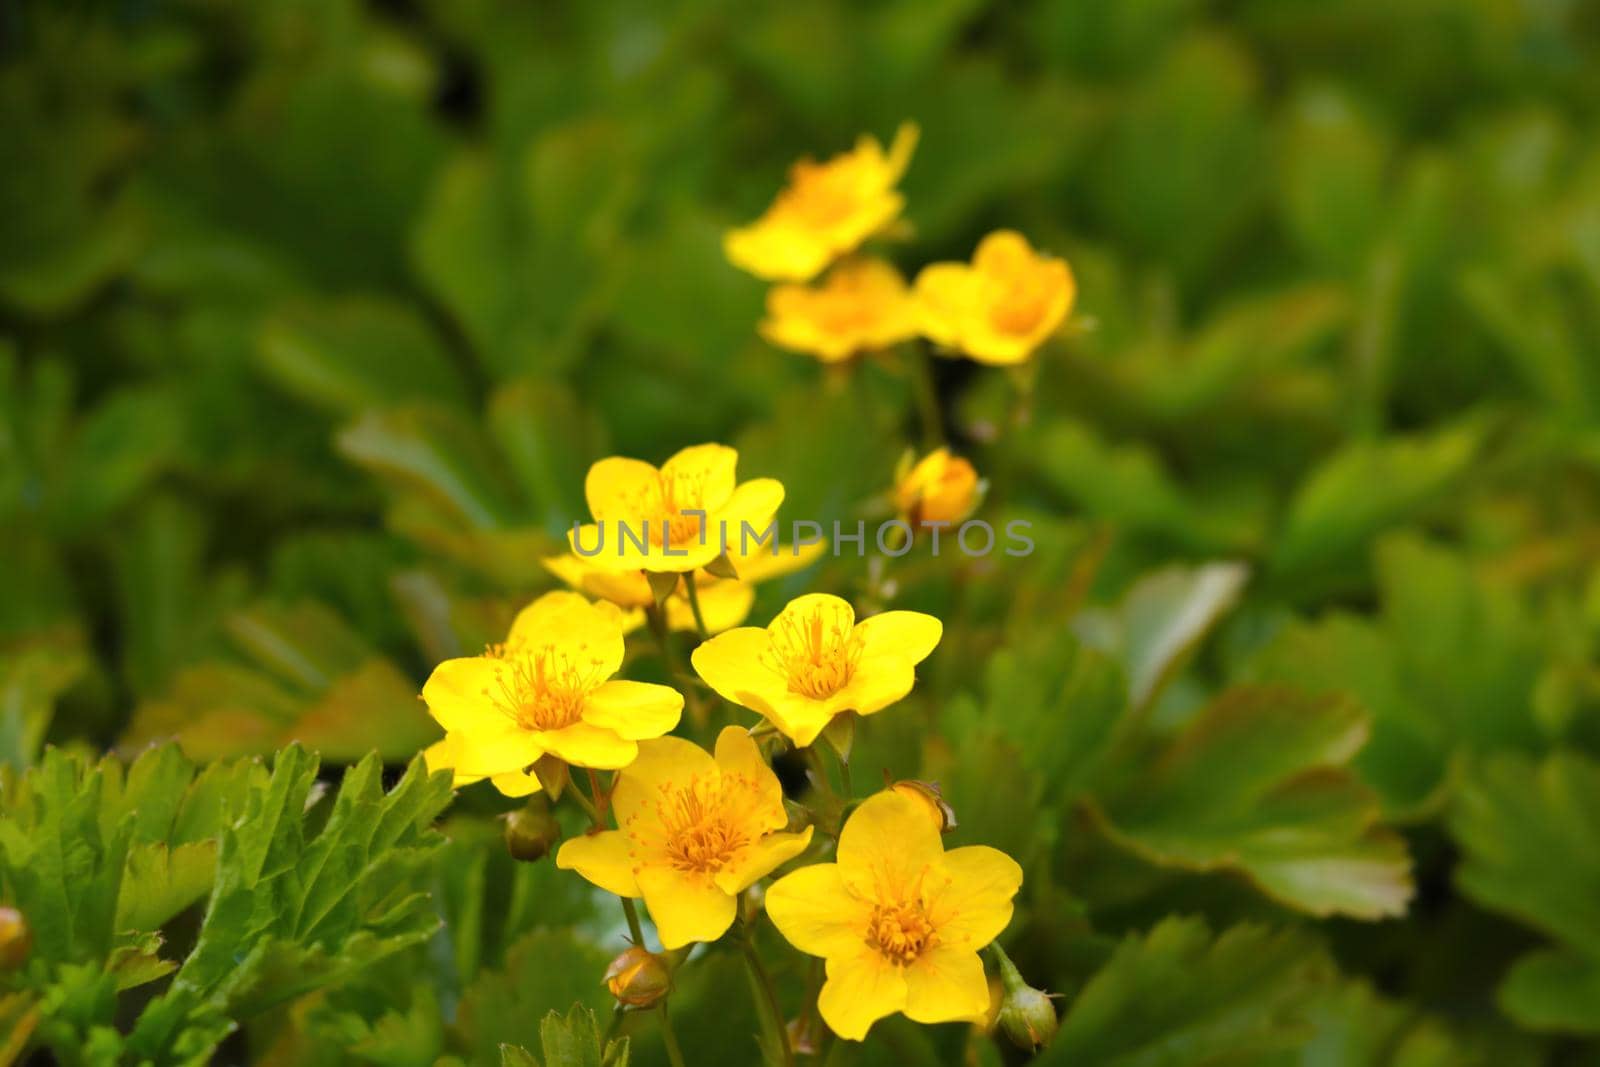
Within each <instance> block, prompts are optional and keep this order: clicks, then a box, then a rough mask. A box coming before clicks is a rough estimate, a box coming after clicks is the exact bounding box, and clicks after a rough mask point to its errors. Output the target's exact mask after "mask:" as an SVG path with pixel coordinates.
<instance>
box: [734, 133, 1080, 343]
mask: <svg viewBox="0 0 1600 1067" xmlns="http://www.w3.org/2000/svg"><path fill="white" fill-rule="evenodd" d="M916 143H917V129H916V127H915V126H912V125H910V124H906V125H904V126H901V127H900V130H899V132H898V133H897V134H896V135H895V139H894V143H893V144H892V145H891V146H890V147H889V150H888V151H887V152H885V151H884V149H883V146H882V145H880V144H879V143H878V141H877V139H876V138H874V137H870V136H864V137H862V138H861V139H860V141H858V142H857V144H856V147H855V148H854V149H853V150H851V151H848V152H843V153H840V154H839V155H837V156H835V157H834V158H832V159H830V160H828V161H827V162H826V163H817V162H815V161H813V160H810V159H804V160H801V161H800V162H798V163H796V164H795V165H794V167H793V169H792V170H791V171H790V174H789V184H788V186H787V187H786V188H785V189H784V190H783V191H782V192H781V193H779V194H778V197H777V199H776V200H774V201H773V203H772V205H771V206H770V207H769V208H768V209H767V211H766V213H765V214H763V215H762V216H761V217H760V218H759V219H757V220H756V221H755V222H753V223H751V224H750V225H748V226H744V227H741V228H739V229H736V230H732V231H730V232H729V233H728V235H727V237H726V238H725V239H724V242H723V246H724V250H725V251H726V253H727V256H728V258H729V259H730V260H731V261H732V262H733V263H734V264H735V265H737V266H739V267H742V268H743V269H745V270H747V271H749V272H750V273H751V274H754V275H755V276H756V277H758V278H761V279H763V280H765V281H771V282H780V283H783V284H779V285H776V286H774V287H773V289H772V291H771V292H770V293H769V294H768V295H767V318H766V320H765V321H764V322H762V324H761V334H762V336H764V337H765V338H766V339H767V340H769V341H771V342H772V343H773V344H775V345H778V346H780V347H782V348H787V349H791V350H793V351H796V352H802V353H805V354H808V355H812V356H815V357H816V358H817V359H819V360H822V361H823V362H825V363H834V362H838V361H841V360H845V359H849V358H850V357H852V356H855V355H858V354H861V353H865V352H875V351H881V350H884V349H889V348H893V347H895V346H896V345H899V344H902V343H904V342H907V341H910V340H912V339H914V338H916V337H918V336H922V337H926V338H927V339H928V340H930V341H932V342H933V343H934V344H935V345H937V346H939V348H940V350H942V351H946V352H950V353H953V354H956V355H965V356H968V357H970V358H972V359H974V360H977V361H978V362H980V363H990V364H1015V363H1021V362H1023V361H1024V360H1026V359H1028V358H1029V357H1030V356H1032V355H1033V353H1034V352H1035V351H1036V350H1037V349H1038V348H1039V346H1040V345H1042V344H1043V343H1044V342H1045V341H1046V340H1048V339H1049V338H1050V337H1051V336H1052V335H1053V334H1055V333H1056V332H1057V331H1059V330H1060V329H1061V327H1062V324H1063V323H1065V322H1066V319H1067V315H1068V314H1069V313H1070V312H1071V310H1072V303H1073V299H1074V297H1075V296H1076V294H1077V287H1076V284H1075V282H1074V281H1073V277H1072V271H1071V270H1070V269H1069V268H1068V266H1067V264H1066V261H1064V260H1062V259H1058V258H1056V257H1054V256H1048V255H1044V254H1041V253H1039V252H1036V251H1034V249H1033V247H1032V246H1031V245H1029V243H1028V241H1027V239H1026V238H1025V237H1023V236H1022V235H1021V234H1019V233H1015V232H1013V231H1011V230H998V231H996V232H994V233H991V234H990V235H989V236H987V237H985V238H984V239H983V240H982V241H981V242H980V243H979V244H978V248H977V251H976V252H975V253H974V254H973V257H972V262H971V263H970V264H969V263H932V264H929V265H928V266H926V267H924V268H923V269H922V271H921V273H919V274H918V275H917V280H916V283H915V285H914V286H907V285H906V281H905V279H904V278H903V277H902V276H901V274H900V272H899V271H898V270H896V269H895V267H894V266H893V264H891V263H889V262H888V261H887V260H884V259H881V258H876V257H871V256H865V255H861V254H859V253H860V249H861V246H862V245H863V244H865V243H866V242H867V241H868V240H869V239H871V238H873V237H877V236H881V235H883V234H885V233H887V232H890V231H892V230H893V229H894V228H895V227H896V226H897V225H898V224H899V223H900V212H901V210H902V209H903V208H904V206H905V198H904V197H903V196H902V195H901V194H900V192H899V190H898V189H897V188H896V185H897V184H898V183H899V181H900V178H901V176H902V175H903V174H904V173H905V171H906V167H907V166H908V165H909V164H910V162H911V153H912V151H913V150H914V149H915V147H916ZM830 266H831V268H832V269H831V270H828V274H827V277H826V278H824V279H823V280H822V282H821V283H820V284H816V285H812V284H806V283H810V282H812V281H813V279H815V278H816V277H817V275H819V274H821V273H822V271H823V270H825V269H827V268H829V267H830Z"/></svg>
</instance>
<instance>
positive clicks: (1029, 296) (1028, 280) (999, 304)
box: [989, 274, 1049, 334]
mask: <svg viewBox="0 0 1600 1067" xmlns="http://www.w3.org/2000/svg"><path fill="white" fill-rule="evenodd" d="M1048 303H1049V294H1048V293H1047V292H1046V291H1045V287H1044V284H1043V282H1042V280H1041V279H1039V278H1038V277H1037V276H1036V275H1021V274H1019V275H1014V276H1012V277H1011V278H1008V279H1006V288H1005V290H1004V292H1003V293H1002V294H1001V295H1000V297H999V298H998V299H997V300H996V301H995V302H994V304H993V305H991V307H990V311H989V321H990V322H991V323H993V325H994V328H995V329H996V330H999V331H1000V332H1001V333H1009V334H1027V333H1031V332H1033V330H1034V329H1035V328H1037V327H1038V325H1039V322H1040V320H1042V319H1043V318H1044V313H1045V308H1046V306H1047V305H1048Z"/></svg>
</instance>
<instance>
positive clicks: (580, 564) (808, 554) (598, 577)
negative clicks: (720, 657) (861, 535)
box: [544, 538, 826, 634]
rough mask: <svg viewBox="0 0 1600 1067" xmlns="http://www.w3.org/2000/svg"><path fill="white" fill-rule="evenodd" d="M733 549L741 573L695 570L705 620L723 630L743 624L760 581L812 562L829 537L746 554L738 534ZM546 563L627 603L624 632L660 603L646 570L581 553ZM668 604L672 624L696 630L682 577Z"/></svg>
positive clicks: (574, 582)
mask: <svg viewBox="0 0 1600 1067" xmlns="http://www.w3.org/2000/svg"><path fill="white" fill-rule="evenodd" d="M733 540H734V543H733V544H732V545H731V546H730V547H729V550H728V561H729V563H730V564H731V565H732V567H733V569H734V572H735V573H736V574H737V575H738V577H737V578H719V577H717V576H716V575H714V574H710V573H708V572H707V571H703V570H700V571H695V572H694V583H695V589H696V591H697V592H698V593H699V595H700V613H701V615H702V616H704V618H705V621H706V630H707V631H708V632H710V633H714V634H716V633H721V632H722V631H723V630H729V629H732V628H733V627H735V626H738V625H739V624H740V623H742V622H744V620H745V619H746V618H747V617H748V616H749V614H750V607H751V605H752V604H754V603H755V599H756V588H755V587H756V585H757V584H758V583H760V582H764V581H768V580H769V579H772V578H778V577H782V576H783V575H785V574H790V573H792V572H794V571H797V570H800V569H801V568H803V567H807V566H809V565H810V564H811V563H812V562H814V561H815V560H816V559H817V557H819V556H820V555H822V551H823V549H824V548H825V547H826V545H825V543H823V542H820V541H819V542H817V543H815V544H808V545H799V546H789V545H779V546H777V547H775V548H774V547H772V546H770V545H769V547H768V549H767V550H765V551H763V550H761V549H752V551H750V552H748V553H745V554H741V553H740V552H739V551H738V548H739V545H738V541H737V538H734V539H733ZM544 566H545V569H546V570H548V571H549V572H550V573H551V574H554V575H555V576H556V577H557V578H560V579H561V580H562V581H563V582H566V583H567V584H568V585H570V586H571V587H572V588H574V589H576V590H578V591H579V592H581V593H584V594H586V595H588V596H592V597H599V598H600V599H603V600H606V601H608V602H610V603H612V604H615V605H616V606H617V607H619V608H621V609H622V612H623V622H622V629H623V632H624V633H630V632H632V631H633V630H635V629H637V628H638V627H640V626H643V625H644V622H645V609H646V608H648V607H650V605H652V604H654V603H655V592H654V591H653V590H652V589H651V588H650V581H649V579H648V578H646V577H645V573H644V572H643V571H613V570H607V569H606V568H604V567H599V566H596V565H595V564H594V563H593V561H591V560H587V559H584V558H583V557H582V556H578V555H572V554H569V555H565V556H552V557H551V558H549V559H546V560H545V561H544ZM685 580H687V576H685V578H683V579H679V584H678V587H677V588H676V589H674V590H673V592H672V594H671V595H670V596H668V597H667V599H666V602H665V604H664V605H663V606H664V607H665V608H666V612H667V626H668V627H669V628H670V629H673V630H696V629H698V628H699V627H697V626H696V625H695V620H694V612H693V611H692V610H691V609H690V607H689V599H688V597H687V596H686V595H685V593H684V589H683V584H682V583H683V581H685Z"/></svg>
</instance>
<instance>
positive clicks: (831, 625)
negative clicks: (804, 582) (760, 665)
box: [762, 606, 862, 700]
mask: <svg viewBox="0 0 1600 1067" xmlns="http://www.w3.org/2000/svg"><path fill="white" fill-rule="evenodd" d="M770 637H771V644H770V645H769V646H768V648H767V651H766V652H765V653H764V654H763V656H762V660H763V662H764V663H765V664H766V665H767V667H769V668H770V669H772V670H773V671H776V672H777V673H778V674H779V675H780V676H781V677H783V678H785V679H786V680H787V681H788V683H789V692H791V693H799V694H801V695H803V696H808V697H812V698H814V699H817V700H822V699H825V698H827V697H830V696H832V695H833V694H835V693H837V692H838V691H839V690H841V689H843V688H844V687H845V686H846V685H849V684H850V679H851V678H852V677H853V676H854V675H855V672H856V666H857V664H859V663H860V662H861V647H862V641H861V635H860V634H858V633H856V632H855V626H854V625H853V623H852V622H851V618H850V614H849V612H848V611H846V610H845V609H844V608H843V607H842V606H826V607H825V606H818V607H815V608H813V609H812V610H811V611H810V613H809V614H803V613H794V614H785V615H783V616H781V617H779V619H778V620H777V621H776V622H775V623H774V624H773V628H772V629H771V631H770Z"/></svg>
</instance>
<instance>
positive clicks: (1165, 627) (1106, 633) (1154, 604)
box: [1074, 563, 1249, 708]
mask: <svg viewBox="0 0 1600 1067" xmlns="http://www.w3.org/2000/svg"><path fill="white" fill-rule="evenodd" d="M1248 577H1249V571H1248V570H1247V569H1246V568H1245V567H1244V565H1243V564H1239V563H1208V564H1206V565H1205V566H1203V567H1197V568H1193V569H1189V568H1185V567H1170V568H1167V569H1166V570H1162V571H1158V572H1156V573H1154V574H1148V575H1145V576H1144V577H1142V578H1140V579H1139V581H1138V582H1136V583H1135V584H1134V586H1133V588H1132V589H1130V590H1128V593H1127V595H1126V596H1124V597H1123V599H1122V603H1121V604H1119V605H1118V606H1117V608H1116V610H1115V611H1114V612H1085V613H1084V614H1083V615H1082V616H1080V617H1079V619H1078V620H1077V621H1076V623H1075V627H1074V628H1075V629H1076V630H1077V632H1078V635H1079V637H1081V638H1083V639H1084V641H1085V643H1086V644H1089V645H1092V646H1093V647H1096V648H1099V649H1101V650H1102V651H1104V652H1106V653H1108V654H1109V655H1112V656H1114V657H1115V658H1116V659H1117V660H1118V661H1120V662H1121V664H1122V668H1123V671H1124V673H1125V674H1126V675H1127V679H1128V699H1129V700H1130V701H1131V702H1132V704H1133V706H1134V707H1136V708H1139V707H1144V706H1146V705H1148V704H1149V703H1150V702H1151V701H1153V700H1154V699H1155V698H1156V697H1157V696H1158V695H1159V694H1160V692H1161V689H1162V687H1163V686H1164V685H1165V684H1166V683H1167V682H1168V681H1170V680H1171V679H1172V678H1173V676H1174V675H1175V674H1176V673H1177V672H1178V671H1179V670H1181V669H1182V666H1183V664H1184V663H1185V662H1186V661H1187V659H1188V657H1189V655H1190V653H1192V652H1193V651H1194V649H1195V647H1196V646H1197V645H1198V644H1199V643H1200V641H1201V639H1202V638H1203V637H1205V635H1206V634H1207V633H1208V632H1209V631H1210V630H1211V628H1212V627H1213V626H1215V625H1216V623H1217V621H1218V620H1219V619H1221V617H1222V616H1223V615H1225V614H1226V613H1227V612H1228V610H1229V609H1230V608H1232V607H1233V605H1234V602H1235V601H1236V600H1237V599H1238V597H1239V592H1240V590H1241V589H1242V588H1243V587H1244V583H1245V579H1246V578H1248Z"/></svg>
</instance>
